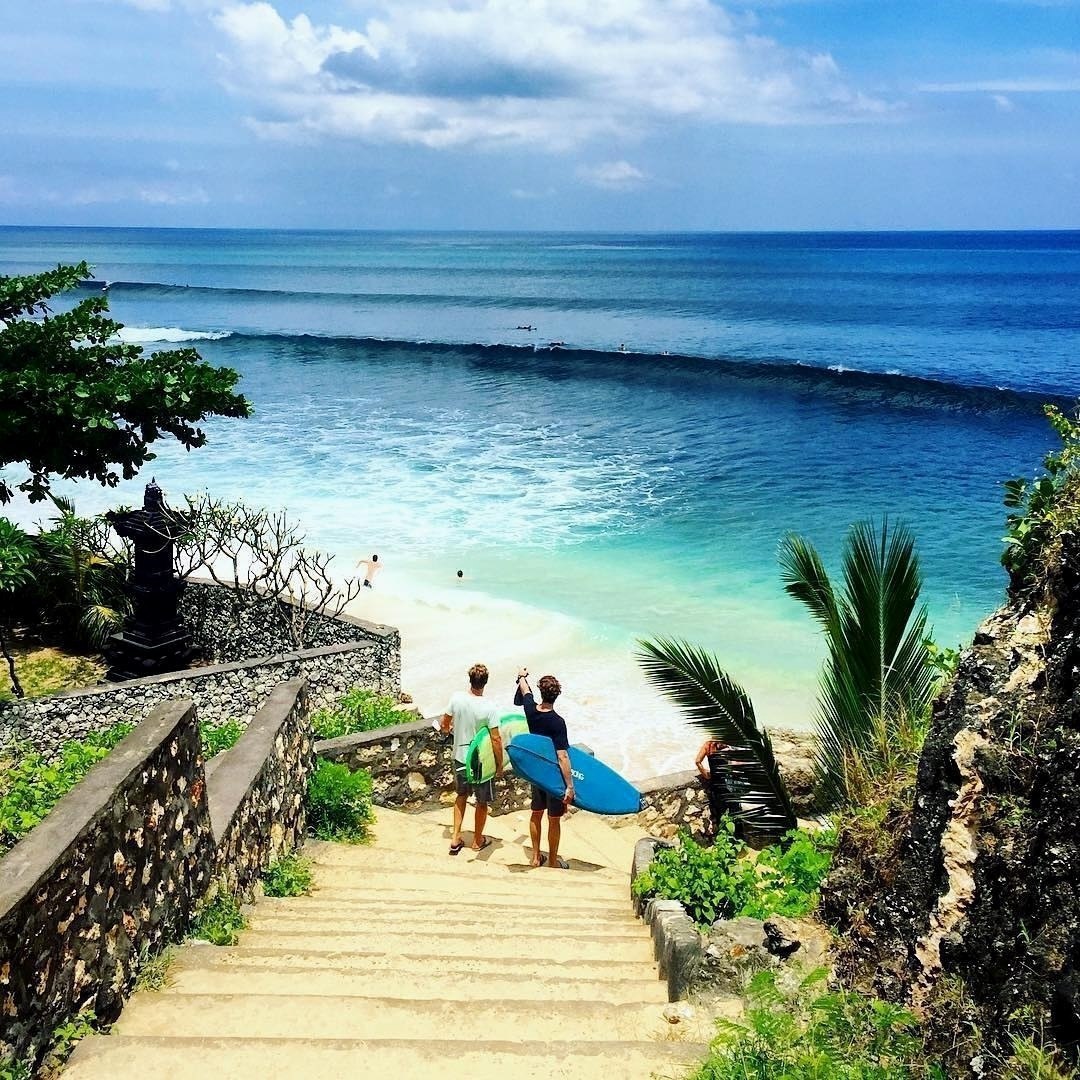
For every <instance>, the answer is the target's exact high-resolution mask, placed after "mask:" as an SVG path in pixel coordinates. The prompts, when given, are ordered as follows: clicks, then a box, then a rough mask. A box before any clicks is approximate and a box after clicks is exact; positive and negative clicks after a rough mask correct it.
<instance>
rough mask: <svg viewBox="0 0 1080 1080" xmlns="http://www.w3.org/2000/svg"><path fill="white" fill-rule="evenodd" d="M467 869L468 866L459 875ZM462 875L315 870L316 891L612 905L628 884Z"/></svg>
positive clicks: (560, 876)
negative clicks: (411, 892) (556, 898)
mask: <svg viewBox="0 0 1080 1080" xmlns="http://www.w3.org/2000/svg"><path fill="white" fill-rule="evenodd" d="M468 869H470V868H469V867H468V866H467V865H465V866H463V867H462V870H468ZM462 870H454V869H440V868H439V867H438V865H436V866H435V867H432V868H423V869H415V870H413V869H383V868H365V867H363V866H357V865H355V864H353V865H344V866H342V865H333V866H328V865H326V864H322V863H320V864H316V866H315V870H314V876H315V885H316V887H317V888H354V889H356V888H360V889H362V888H366V887H370V888H378V889H383V890H386V889H394V890H397V889H403V888H404V889H411V890H414V891H416V890H419V891H427V892H431V893H439V894H445V893H449V894H451V895H454V896H470V895H472V896H477V897H479V896H481V895H482V896H507V897H521V896H536V897H550V896H563V897H567V898H571V897H578V896H580V897H582V898H583V899H585V898H588V899H592V900H612V901H616V902H618V903H629V899H630V879H629V877H627V880H626V883H625V884H619V883H617V882H611V881H603V880H590V877H589V875H586V874H575V873H574V872H573V871H572V870H571V871H566V870H548V869H547V868H546V867H541V868H539V869H536V870H531V871H530V872H529V873H528V874H505V873H484V872H483V871H481V872H480V873H476V874H469V873H463V872H462Z"/></svg>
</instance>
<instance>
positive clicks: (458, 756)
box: [440, 664, 503, 855]
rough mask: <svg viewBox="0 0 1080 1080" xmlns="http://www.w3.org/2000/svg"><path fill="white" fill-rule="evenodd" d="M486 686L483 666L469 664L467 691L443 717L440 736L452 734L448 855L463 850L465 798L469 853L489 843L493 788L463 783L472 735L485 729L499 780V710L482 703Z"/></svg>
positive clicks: (491, 783) (487, 783) (453, 699)
mask: <svg viewBox="0 0 1080 1080" xmlns="http://www.w3.org/2000/svg"><path fill="white" fill-rule="evenodd" d="M487 682H488V669H487V668H486V667H485V666H484V665H483V664H473V666H472V667H471V668H469V689H468V691H465V690H459V691H457V693H455V694H454V695H453V696H452V697H451V698H450V704H449V705H447V706H446V712H445V713H443V718H442V723H441V725H440V726H441V729H442V731H443V733H444V734H446V733H448V732H449V731H451V730H453V732H454V789H455V791H456V793H457V798H456V799H455V800H454V827H453V832H452V834H451V836H450V854H451V855H457V854H458V853H459V852H460V851H461V849H462V848H463V847H464V846H465V841H464V840H462V839H461V826H462V823H463V822H464V820H465V809H466V807H467V806H468V802H469V795H470V794H471V795H472V796H473V798H474V799H475V800H476V817H475V819H474V821H473V842H472V849H473V851H483V850H484V848H486V847H487V846H488V844H490V843H491V840H490V839H489V838H488V837H486V836H485V835H484V826H485V825H486V824H487V816H488V806H489V805H490V804H491V803H492V802H494V801H495V784H494V781H492V780H487V781H485V782H484V783H483V784H470V783H469V782H468V780H467V779H466V773H465V758H466V755H467V754H468V752H469V744H470V743H471V742H472V741H473V739H474V738H475V737H476V733H477V732H478V731H479V730H480V729H481V728H482V727H486V728H487V729H488V730H489V731H490V732H491V749H492V751H493V752H494V754H495V775H496V776H502V770H503V744H502V733H501V732H500V731H499V710H498V708H497V707H496V706H495V705H493V704H492V703H491V702H489V701H485V700H484V687H485V686H487Z"/></svg>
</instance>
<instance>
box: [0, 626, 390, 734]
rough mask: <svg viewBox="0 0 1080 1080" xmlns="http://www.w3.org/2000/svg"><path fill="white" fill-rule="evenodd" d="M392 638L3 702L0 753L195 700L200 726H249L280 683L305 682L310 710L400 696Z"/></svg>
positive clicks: (128, 719)
mask: <svg viewBox="0 0 1080 1080" xmlns="http://www.w3.org/2000/svg"><path fill="white" fill-rule="evenodd" d="M388 638H389V640H388V641H384V642H382V643H376V642H373V641H360V642H354V643H353V644H350V645H333V646H329V647H327V648H323V649H308V650H306V651H304V652H298V653H295V652H294V653H283V654H280V655H278V656H264V657H261V658H259V659H256V660H248V661H244V662H240V663H232V664H216V665H214V666H212V667H201V668H191V669H190V670H188V671H174V672H168V673H166V674H164V675H152V676H150V677H149V678H146V679H132V680H130V681H129V682H123V683H104V684H102V685H101V686H94V687H91V688H90V689H88V690H73V691H70V692H69V693H65V694H52V695H50V696H49V697H42V698H23V699H21V700H19V701H11V702H6V703H4V704H0V747H2V746H4V745H6V744H10V743H13V742H18V741H27V742H29V743H31V744H32V745H33V746H34V748H35V749H37V750H40V751H41V752H42V753H46V754H48V753H53V752H55V751H56V750H58V749H59V748H60V746H61V745H62V744H63V743H64V742H65V741H67V740H68V739H77V738H80V737H82V736H84V735H86V734H87V733H88V732H91V731H100V730H103V729H105V728H108V727H112V725H113V724H116V723H119V722H120V721H121V720H126V721H129V722H135V721H137V720H138V719H139V718H140V717H142V716H145V715H146V712H147V710H149V709H150V708H152V707H153V706H154V705H157V704H158V703H160V702H162V701H167V700H169V699H171V698H176V697H185V698H191V699H192V700H193V701H194V702H195V705H196V707H197V708H198V711H199V718H200V719H201V720H204V721H207V722H209V723H212V724H217V723H221V722H222V721H225V720H238V721H240V723H241V724H243V725H245V726H246V725H247V724H248V723H249V722H250V720H251V718H252V717H253V716H254V715H255V713H256V711H257V710H258V708H259V706H260V705H261V704H262V702H263V701H264V700H265V699H266V697H267V695H268V694H269V693H270V691H271V690H272V689H273V688H274V687H275V686H276V685H277V684H278V683H280V682H283V681H286V680H289V679H295V678H305V679H306V680H307V681H308V687H309V690H308V694H309V703H310V705H311V707H312V708H313V709H314V708H321V707H323V706H326V705H331V704H333V703H334V702H335V701H336V700H337V699H338V698H339V697H341V695H342V694H344V693H346V692H347V691H348V690H349V689H351V688H352V687H354V686H358V685H359V686H368V687H371V688H372V689H377V690H383V691H386V692H387V693H391V694H396V693H398V692H399V690H400V686H401V683H400V678H401V675H400V672H401V666H400V664H401V661H400V639H399V638H398V635H397V631H389V632H388Z"/></svg>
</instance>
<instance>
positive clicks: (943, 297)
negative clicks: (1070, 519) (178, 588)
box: [0, 229, 1080, 721]
mask: <svg viewBox="0 0 1080 1080" xmlns="http://www.w3.org/2000/svg"><path fill="white" fill-rule="evenodd" d="M81 258H87V259H89V260H90V261H91V262H92V263H93V264H94V265H95V273H96V276H97V277H98V278H100V279H103V280H109V281H111V282H113V284H112V286H111V288H110V293H109V295H110V300H111V305H112V312H113V315H114V317H116V318H117V319H118V320H119V321H121V322H123V323H125V324H126V325H127V327H128V331H127V333H128V334H129V336H131V337H132V339H134V340H143V341H147V342H152V343H153V344H152V346H151V347H155V348H156V347H167V346H166V345H165V344H163V343H164V342H167V341H170V340H172V341H175V340H181V339H184V338H186V337H189V336H191V335H195V336H194V339H193V344H195V345H197V346H198V348H199V350H200V352H202V354H203V355H204V356H205V357H206V358H207V359H208V360H211V361H213V362H214V363H222V364H227V365H229V366H232V367H235V368H236V369H238V370H239V371H240V372H241V374H242V376H243V390H244V392H245V393H246V394H247V395H248V397H249V398H250V399H251V400H252V401H253V402H254V405H255V410H256V413H255V416H254V417H253V418H252V419H251V420H249V421H246V422H220V423H218V422H213V423H211V424H210V425H209V432H210V441H209V444H208V446H207V447H206V448H204V449H202V450H199V451H197V452H195V453H192V454H183V453H182V452H176V451H172V450H163V452H162V454H161V458H160V461H159V462H157V463H155V466H154V469H153V470H152V471H154V472H156V473H157V474H158V479H159V481H161V482H162V483H163V484H164V486H166V488H167V489H168V490H170V491H172V492H174V493H175V492H180V491H184V490H191V489H193V488H197V487H207V488H210V489H211V490H212V491H214V492H215V493H220V494H223V495H231V496H243V497H244V498H246V499H248V500H249V501H252V502H259V503H266V504H268V505H272V506H279V505H286V506H288V507H289V508H290V509H291V510H293V511H294V512H295V514H296V515H297V516H299V517H301V518H302V520H303V521H304V523H305V525H306V526H307V527H308V530H309V533H310V534H311V535H312V536H313V538H315V539H317V540H318V541H319V542H320V543H322V544H324V545H326V546H329V547H331V548H332V549H334V550H336V551H339V552H340V553H341V554H342V556H343V557H348V558H354V557H356V556H358V555H359V554H361V553H367V552H368V550H369V549H370V550H374V551H379V552H380V553H381V555H382V558H383V559H384V561H385V562H386V564H387V567H388V569H387V571H386V573H387V574H388V575H390V574H391V569H390V568H391V567H392V568H395V569H396V570H398V571H400V573H401V576H402V578H403V579H404V578H406V577H407V578H408V579H409V581H410V582H411V583H412V584H413V587H414V588H419V589H421V590H422V589H424V588H430V589H441V588H444V587H445V588H453V587H455V577H454V573H455V571H456V570H457V569H459V568H460V569H464V571H465V574H466V578H465V583H466V585H467V587H468V589H470V590H472V591H473V592H476V593H478V594H482V595H487V596H490V597H495V598H501V599H512V600H515V601H517V602H519V603H521V604H524V605H528V606H529V607H530V608H532V609H534V610H536V611H539V612H543V611H554V612H559V613H562V614H564V615H567V616H569V617H571V618H572V619H574V620H576V621H577V622H578V623H579V624H580V625H581V627H583V628H585V632H586V633H587V635H588V636H589V637H590V639H591V640H594V641H595V642H596V643H597V647H598V649H599V650H600V652H604V650H606V651H607V653H609V654H611V655H615V654H621V655H624V656H625V655H628V654H629V649H630V647H631V642H632V640H633V638H634V636H636V635H639V634H651V633H667V634H676V635H681V636H686V637H689V638H692V639H693V640H695V641H697V642H699V643H701V644H703V645H705V646H707V647H709V648H711V649H713V650H715V651H716V652H717V653H718V654H719V655H720V657H721V660H722V661H723V663H724V664H725V665H726V666H727V667H728V669H729V670H730V671H731V673H732V674H733V675H734V676H735V677H736V678H738V679H740V680H741V681H743V682H744V683H745V684H746V685H747V686H748V688H749V689H751V691H752V692H753V693H754V694H755V696H758V695H760V696H761V698H762V699H763V700H765V701H767V703H768V704H767V706H766V707H765V708H763V709H761V710H759V711H762V712H764V713H765V714H766V719H770V720H778V721H782V720H795V721H800V720H804V719H805V716H806V714H807V713H808V712H809V709H810V698H811V697H812V687H813V682H814V677H815V672H816V667H817V664H818V661H819V644H818V641H817V639H816V637H815V634H814V631H813V628H812V626H811V625H810V623H809V620H808V619H807V618H806V616H805V615H804V614H803V612H802V610H801V609H800V608H799V607H798V605H796V604H795V603H794V602H793V601H790V600H788V599H787V597H786V596H785V595H784V593H783V591H782V589H781V586H780V581H779V576H778V573H777V566H776V557H775V555H776V546H777V543H778V541H779V540H780V538H781V537H782V536H783V535H784V533H785V532H786V531H788V530H793V531H796V532H800V533H804V534H806V535H807V536H809V537H810V538H811V539H812V540H813V541H814V542H815V543H817V544H818V545H819V546H820V547H821V549H822V550H823V553H824V554H825V555H826V557H827V559H828V560H830V561H831V562H833V564H835V562H834V561H835V558H836V556H837V553H838V551H839V549H840V544H841V541H842V538H843V534H844V532H845V530H846V528H847V527H848V525H849V524H850V523H851V522H852V521H854V520H856V519H859V518H863V517H867V516H871V515H881V514H886V513H887V514H889V515H890V516H891V517H893V518H895V519H897V520H903V521H904V522H906V523H907V524H908V525H909V526H910V527H911V528H912V530H913V531H914V532H915V534H916V536H917V539H918V544H919V551H920V554H921V556H922V560H923V566H924V572H925V577H926V598H927V601H928V603H929V605H930V611H931V618H932V621H933V622H934V624H935V626H936V631H937V636H938V638H939V639H940V640H942V641H943V642H946V643H957V642H960V641H965V640H967V639H969V638H970V636H971V633H972V631H973V629H974V627H975V625H976V623H977V621H978V620H979V619H980V618H981V617H982V616H984V615H985V614H987V613H988V612H989V611H990V610H991V609H992V608H993V607H994V606H996V604H997V603H998V602H999V601H1000V599H1001V596H1002V590H1003V587H1004V577H1003V574H1002V572H1001V571H1000V568H999V566H998V554H999V551H1000V536H1001V533H1002V520H1003V512H1002V509H1001V503H1000V500H1001V482H1002V480H1004V479H1005V478H1007V477H1009V476H1012V475H1017V474H1030V473H1031V472H1032V471H1033V470H1034V469H1035V468H1036V467H1037V465H1038V462H1039V460H1040V458H1041V456H1042V455H1043V454H1044V453H1045V452H1046V450H1047V449H1048V448H1049V447H1050V446H1051V442H1052V439H1051V436H1052V433H1051V432H1050V429H1049V427H1048V426H1047V425H1046V423H1045V421H1044V420H1043V418H1042V416H1041V412H1040V405H1041V402H1042V401H1043V400H1046V399H1047V398H1049V397H1064V398H1071V397H1072V396H1073V395H1075V394H1076V392H1077V390H1078V387H1080V379H1078V373H1080V355H1078V352H1077V348H1076V346H1077V341H1078V336H1080V335H1078V330H1080V304H1078V302H1077V297H1078V296H1080V290H1078V286H1080V234H1077V233H1030V234H798V235H780V234H777V235H746V236H727V235H722V236H661V235H647V236H608V235H605V236H582V235H548V234H527V235H501V234H497V235H490V234H430V235H427V234H384V233H372V234H369V233H288V232H229V231H217V232H215V231H170V230H97V229H95V230H82V229H59V230H52V229H50V230H45V229H0V273H11V272H23V271H28V270H32V269H40V268H42V267H46V266H49V265H54V264H55V263H57V262H58V261H68V260H77V259H81ZM529 326H531V327H535V328H536V329H534V330H529V329H518V327H529ZM555 341H558V342H563V343H565V344H564V347H561V348H552V347H550V346H549V343H550V342H555ZM159 342H161V343H162V344H159ZM145 479H149V475H147V477H145ZM78 497H79V501H80V503H81V505H83V506H84V507H85V508H87V509H94V508H97V507H98V506H99V505H100V506H104V505H106V504H107V503H108V502H109V501H110V499H112V498H114V497H115V493H102V492H100V491H99V490H97V489H94V490H91V489H88V488H85V487H83V488H80V491H79V496H78ZM123 497H124V498H126V499H127V501H133V498H134V497H133V496H132V495H131V494H130V491H129V492H128V493H127V494H125V495H124V496H123ZM598 655H599V654H598Z"/></svg>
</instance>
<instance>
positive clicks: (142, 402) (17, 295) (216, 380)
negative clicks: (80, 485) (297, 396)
mask: <svg viewBox="0 0 1080 1080" xmlns="http://www.w3.org/2000/svg"><path fill="white" fill-rule="evenodd" d="M89 276H90V267H89V266H88V265H87V264H86V263H85V262H82V263H79V264H78V265H76V266H58V267H57V268H56V269H55V270H50V271H46V272H45V273H41V274H31V275H26V276H21V277H0V469H2V468H3V467H4V466H7V465H13V464H20V465H22V466H24V467H25V472H26V473H27V474H28V475H27V476H26V477H25V479H23V480H22V481H21V482H20V483H18V484H17V485H15V487H16V488H17V489H18V490H19V491H23V492H26V494H27V495H28V497H29V498H30V501H31V502H40V501H41V500H42V499H44V498H45V497H46V496H47V495H48V493H49V486H50V483H51V481H52V479H53V477H56V476H61V477H69V478H74V477H85V478H88V479H92V480H97V481H99V482H100V483H102V484H108V485H109V486H114V485H115V484H117V483H118V482H119V480H120V477H121V476H123V477H124V478H125V479H130V478H131V477H133V476H134V475H135V474H136V473H137V472H138V471H139V469H140V468H141V467H142V466H143V465H144V464H145V463H146V462H147V461H148V460H150V459H151V458H152V457H153V456H154V455H153V453H152V452H151V450H150V447H151V445H152V444H153V443H154V442H156V441H157V440H158V439H160V438H162V437H164V436H168V435H171V436H173V437H174V438H176V439H177V440H178V441H179V442H180V443H181V444H182V445H183V446H185V447H187V448H188V449H191V448H193V447H197V446H202V445H203V443H204V442H205V441H206V435H205V434H204V432H203V431H202V430H201V429H200V428H199V427H198V426H197V425H198V424H199V423H201V422H202V421H203V420H205V419H206V417H208V416H213V415H220V416H247V415H249V414H250V412H251V406H250V404H249V403H248V402H247V401H246V400H245V399H244V398H243V397H241V396H240V395H239V394H236V393H234V392H233V387H234V386H235V385H236V382H237V380H238V379H239V375H238V374H237V372H235V371H232V370H230V369H228V368H215V367H213V366H211V365H210V364H207V363H205V362H204V361H203V360H202V358H201V357H200V356H199V354H198V353H197V352H196V351H195V350H194V349H187V348H185V349H172V350H168V351H165V352H156V353H153V354H152V355H150V356H143V351H142V346H140V345H131V344H126V343H125V342H123V341H121V340H120V337H119V331H120V330H121V329H122V327H121V324H120V323H117V322H114V321H113V320H112V319H109V318H108V317H107V315H106V313H107V311H108V309H109V302H108V299H107V297H106V296H104V295H103V294H98V295H96V296H90V297H87V298H86V299H85V300H82V301H80V302H79V303H76V304H75V305H74V306H73V307H72V308H71V309H70V310H68V311H63V312H59V313H57V314H53V313H52V312H51V311H50V310H49V300H50V299H51V298H52V297H53V296H54V295H56V294H57V293H61V292H66V291H68V290H70V289H73V288H75V287H76V286H77V285H78V284H79V282H81V281H83V280H84V279H85V278H87V277H89ZM13 493H14V492H13V488H12V486H11V484H9V483H8V482H6V481H5V480H4V479H3V478H0V503H5V502H7V501H9V500H10V498H11V497H12V495H13Z"/></svg>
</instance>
